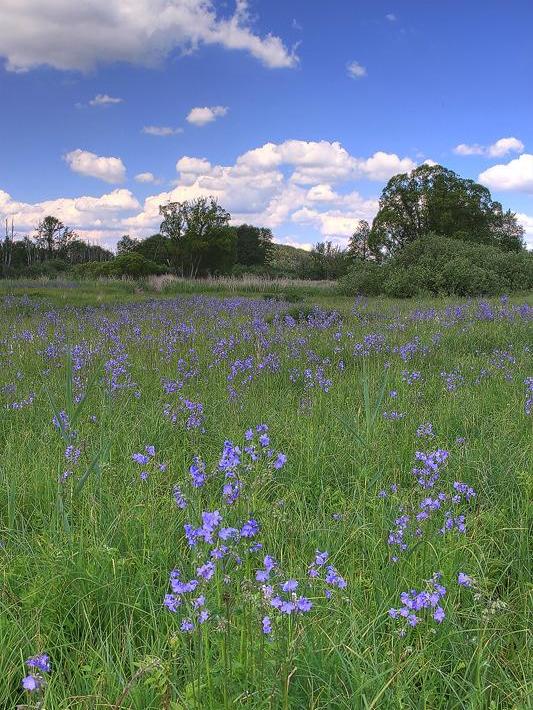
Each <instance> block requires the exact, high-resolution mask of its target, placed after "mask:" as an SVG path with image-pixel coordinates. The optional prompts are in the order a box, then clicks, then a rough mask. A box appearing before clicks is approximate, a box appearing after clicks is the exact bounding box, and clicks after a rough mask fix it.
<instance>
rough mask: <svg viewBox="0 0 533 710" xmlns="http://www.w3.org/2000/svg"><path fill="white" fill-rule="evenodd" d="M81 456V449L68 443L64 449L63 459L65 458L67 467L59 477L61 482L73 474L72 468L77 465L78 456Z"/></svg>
mask: <svg viewBox="0 0 533 710" xmlns="http://www.w3.org/2000/svg"><path fill="white" fill-rule="evenodd" d="M80 456H81V450H80V449H78V448H77V447H76V446H74V444H69V445H68V446H67V448H66V449H65V459H66V460H67V465H69V468H68V469H67V470H66V471H63V473H62V474H61V477H60V481H61V483H64V482H65V481H66V480H67V478H70V476H72V474H73V469H74V468H75V467H76V466H77V464H78V461H79V458H80Z"/></svg>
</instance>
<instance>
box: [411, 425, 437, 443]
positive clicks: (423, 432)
mask: <svg viewBox="0 0 533 710" xmlns="http://www.w3.org/2000/svg"><path fill="white" fill-rule="evenodd" d="M416 435H417V436H418V438H419V439H420V438H422V437H426V438H428V439H432V438H433V437H434V436H435V434H434V432H433V424H432V423H431V422H424V423H423V424H420V426H419V427H418V429H417V430H416Z"/></svg>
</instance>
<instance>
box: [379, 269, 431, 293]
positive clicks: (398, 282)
mask: <svg viewBox="0 0 533 710" xmlns="http://www.w3.org/2000/svg"><path fill="white" fill-rule="evenodd" d="M382 289H383V292H384V293H385V294H386V295H387V296H391V297H392V298H411V297H412V296H416V295H417V294H418V293H420V291H421V290H422V288H421V286H420V283H419V282H418V281H417V280H416V279H415V278H413V274H412V273H411V272H410V271H407V270H406V269H393V270H391V271H390V273H389V277H388V279H387V280H386V281H385V283H384V284H382Z"/></svg>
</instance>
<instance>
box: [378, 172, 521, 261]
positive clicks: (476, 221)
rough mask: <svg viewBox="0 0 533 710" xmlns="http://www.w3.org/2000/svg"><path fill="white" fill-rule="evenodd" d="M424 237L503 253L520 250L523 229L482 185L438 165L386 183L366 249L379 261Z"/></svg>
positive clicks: (397, 177)
mask: <svg viewBox="0 0 533 710" xmlns="http://www.w3.org/2000/svg"><path fill="white" fill-rule="evenodd" d="M429 233H435V234H438V235H440V236H443V237H452V238H456V239H461V240H463V241H470V242H477V243H481V244H490V245H493V246H497V247H499V248H500V249H503V250H505V251H520V250H521V249H523V236H524V230H523V228H522V227H521V226H520V225H519V224H518V222H517V220H516V216H515V215H514V214H513V213H512V212H510V211H507V212H504V211H503V209H502V206H501V204H500V203H499V202H496V201H495V200H493V199H492V196H491V194H490V192H489V190H488V189H487V188H486V187H483V185H479V184H478V183H476V182H474V181H473V180H466V179H464V178H461V177H459V175H457V174H456V173H454V172H453V171H452V170H448V169H446V168H444V167H442V165H420V166H419V167H418V168H416V169H415V170H413V171H412V172H410V173H401V174H399V175H395V176H394V177H392V178H391V179H390V180H389V182H388V183H387V185H386V186H385V188H384V190H383V192H382V194H381V198H380V201H379V211H378V213H377V215H376V217H375V218H374V221H373V223H372V230H371V233H370V237H369V246H370V249H371V250H372V252H373V253H374V255H375V256H376V257H378V258H381V257H383V256H389V255H394V254H396V253H398V252H399V251H401V249H402V248H403V247H404V246H405V245H406V244H408V243H410V242H412V241H415V240H416V239H420V238H421V237H423V236H424V235H426V234H429Z"/></svg>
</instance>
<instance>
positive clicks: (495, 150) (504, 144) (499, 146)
mask: <svg viewBox="0 0 533 710" xmlns="http://www.w3.org/2000/svg"><path fill="white" fill-rule="evenodd" d="M523 150H524V144H523V143H522V141H521V140H518V138H515V137H514V136H509V137H508V138H500V139H499V140H497V141H496V142H495V143H492V145H487V146H485V145H480V144H479V143H472V144H468V143H459V145H456V146H455V148H454V149H453V152H454V153H455V154H456V155H485V156H488V157H489V158H502V157H503V156H504V155H507V154H508V153H522V152H523Z"/></svg>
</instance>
